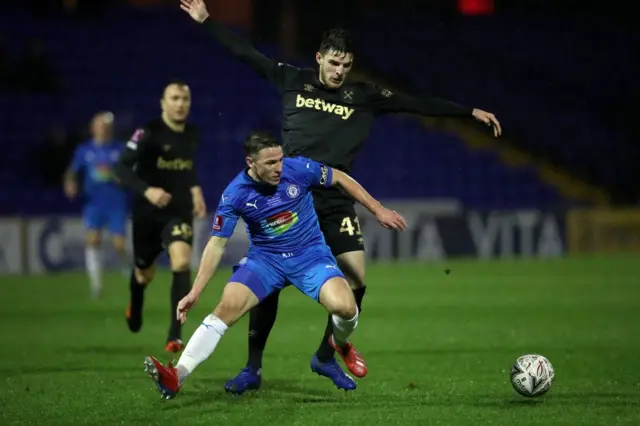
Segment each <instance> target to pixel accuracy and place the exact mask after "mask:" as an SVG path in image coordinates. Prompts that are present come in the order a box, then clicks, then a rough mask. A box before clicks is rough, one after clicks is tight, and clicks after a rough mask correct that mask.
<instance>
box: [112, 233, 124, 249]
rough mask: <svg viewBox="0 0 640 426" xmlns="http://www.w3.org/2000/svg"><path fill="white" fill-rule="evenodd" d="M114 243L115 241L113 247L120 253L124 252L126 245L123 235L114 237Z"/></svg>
mask: <svg viewBox="0 0 640 426" xmlns="http://www.w3.org/2000/svg"><path fill="white" fill-rule="evenodd" d="M112 243H113V248H114V249H115V250H116V251H117V252H118V253H123V252H124V247H125V242H124V237H121V236H116V237H113V240H112Z"/></svg>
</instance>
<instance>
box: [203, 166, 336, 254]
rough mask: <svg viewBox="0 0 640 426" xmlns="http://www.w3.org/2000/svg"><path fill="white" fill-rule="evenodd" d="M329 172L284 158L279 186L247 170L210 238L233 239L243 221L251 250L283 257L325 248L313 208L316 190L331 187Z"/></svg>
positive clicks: (227, 195)
mask: <svg viewBox="0 0 640 426" xmlns="http://www.w3.org/2000/svg"><path fill="white" fill-rule="evenodd" d="M332 178H333V175H332V171H331V168H330V167H327V166H325V165H322V164H320V163H317V162H315V161H313V160H310V159H308V158H304V157H295V158H285V159H284V160H283V164H282V175H281V177H280V183H279V184H278V185H277V186H273V185H268V184H265V183H262V182H256V181H255V180H253V179H252V178H251V177H250V176H249V175H248V174H247V170H244V171H243V172H241V173H240V174H238V175H237V176H236V177H235V179H233V180H232V181H231V183H230V184H229V185H228V186H227V188H226V189H225V190H224V192H223V194H222V197H221V199H220V204H219V205H218V209H217V210H216V213H215V216H214V218H213V226H212V232H211V235H213V236H218V237H223V238H229V237H230V236H231V234H233V230H234V228H235V227H236V224H237V223H238V219H239V218H242V220H244V222H245V224H246V229H247V235H248V236H249V241H250V243H251V245H250V248H251V249H253V250H262V251H267V252H274V253H282V252H287V251H294V250H297V249H300V248H303V247H307V246H310V245H314V244H325V240H324V236H323V235H322V232H321V231H320V225H319V224H318V217H317V215H316V212H315V210H314V208H313V196H312V195H311V192H310V188H311V187H313V186H320V187H329V186H331V180H332Z"/></svg>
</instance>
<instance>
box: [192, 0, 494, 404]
mask: <svg viewBox="0 0 640 426" xmlns="http://www.w3.org/2000/svg"><path fill="white" fill-rule="evenodd" d="M181 8H182V10H184V11H185V12H187V13H188V14H189V15H190V16H191V18H192V19H193V20H195V21H196V22H198V23H199V24H201V26H202V27H203V28H205V29H206V30H207V31H208V32H209V33H210V34H211V36H212V37H213V38H214V39H215V40H216V41H217V43H218V44H220V45H221V46H222V47H223V48H224V49H226V50H227V51H228V52H229V53H230V54H231V55H232V56H233V57H235V58H237V59H238V60H241V61H243V62H245V63H247V64H248V65H249V66H250V67H252V68H253V69H254V70H255V71H256V72H257V73H258V74H259V75H260V76H262V77H263V78H265V79H266V80H267V81H269V82H270V83H271V84H273V85H274V86H275V87H276V89H277V90H278V92H279V94H280V96H281V98H282V108H283V123H282V139H283V147H284V151H285V154H286V155H289V156H298V155H299V156H304V157H308V158H311V159H313V160H315V161H319V162H322V163H323V164H326V165H328V166H331V167H334V168H336V169H339V170H341V171H344V172H346V173H349V172H350V170H351V168H352V163H353V160H354V157H355V155H356V153H357V152H358V150H359V149H360V147H361V146H362V144H363V143H364V141H365V139H366V138H367V136H368V134H369V131H370V129H371V126H372V124H373V121H374V120H375V117H376V116H377V115H379V114H384V113H394V112H411V113H416V114H420V115H423V116H448V117H468V118H475V119H476V120H479V121H481V122H484V123H486V124H487V125H489V126H493V130H494V134H495V136H498V135H499V134H500V133H501V129H500V124H499V123H498V120H496V118H495V116H494V115H493V114H491V113H489V112H486V111H482V110H480V109H474V108H467V107H463V106H460V105H457V104H454V103H452V102H448V101H444V100H440V99H435V98H424V97H423V98H418V97H413V96H408V95H406V94H402V93H394V92H392V91H391V90H388V89H385V88H382V87H377V86H375V85H374V84H371V83H349V82H346V81H345V79H346V77H347V75H348V74H349V72H350V71H351V68H352V65H353V59H354V57H353V51H352V46H351V41H350V37H349V35H348V33H347V32H346V31H343V30H331V31H328V32H326V33H325V35H324V37H323V40H322V43H321V45H320V49H319V51H318V52H317V53H316V58H315V59H316V62H317V63H318V68H319V69H318V70H313V69H300V68H296V67H293V66H291V65H287V64H284V63H281V62H277V61H274V60H272V59H270V58H267V57H265V56H264V55H263V54H261V53H260V52H259V51H257V50H256V49H255V48H254V47H253V46H252V45H251V43H250V42H249V41H248V40H246V39H244V38H242V37H240V36H238V35H237V34H235V33H233V32H232V31H230V30H228V29H226V28H224V27H223V26H222V25H220V24H218V23H217V22H215V21H214V20H213V19H211V18H210V17H209V13H208V11H207V7H206V5H205V3H204V2H203V0H181ZM314 202H315V209H316V212H317V214H318V220H319V222H320V227H321V229H322V232H323V234H324V237H325V240H326V242H327V245H328V246H329V247H330V248H331V250H332V252H333V255H334V256H335V257H336V259H337V261H338V264H339V266H340V269H342V271H343V272H344V274H345V276H346V277H347V279H348V281H349V284H350V286H351V288H352V290H353V292H354V295H355V298H356V302H357V305H358V309H360V310H361V309H362V308H361V306H362V305H361V303H362V298H363V297H364V294H365V289H366V287H365V279H364V277H365V255H364V245H363V238H362V235H361V230H360V225H359V222H358V217H357V215H356V213H355V210H354V206H353V205H354V202H353V200H352V199H350V198H349V197H347V196H345V195H344V194H343V193H342V192H340V191H339V190H336V189H333V188H331V189H319V190H317V191H315V192H314ZM277 308H278V294H277V293H275V294H272V295H271V296H270V297H268V298H267V299H265V300H264V301H263V302H262V303H261V304H260V305H259V306H257V307H255V308H254V309H252V310H251V312H250V320H249V360H248V362H247V365H246V367H245V368H244V369H243V370H242V371H241V372H240V374H238V376H236V377H235V378H233V379H231V380H230V381H228V382H227V383H226V385H225V389H226V390H227V391H228V392H233V393H237V394H241V393H243V392H245V391H246V390H255V389H258V388H260V385H261V381H262V354H263V351H264V347H265V344H266V341H267V337H268V335H269V332H270V331H271V328H272V327H273V324H274V322H275V318H276V312H277ZM331 333H332V323H331V318H330V317H329V319H328V322H327V327H326V330H325V334H324V336H323V338H322V341H321V343H320V347H319V348H318V350H317V352H316V353H315V354H314V356H313V357H312V359H311V370H312V371H313V372H315V373H317V374H319V375H321V376H325V377H328V378H329V379H331V380H332V381H333V383H334V384H335V385H336V386H337V387H338V388H339V389H344V390H352V389H355V388H356V383H355V381H354V380H353V379H352V378H351V377H350V376H349V375H347V374H346V373H345V372H344V371H342V369H341V368H340V366H339V364H338V363H337V362H336V360H335V358H334V353H335V352H334V349H333V348H332V347H331V345H330V344H329V336H330V335H331ZM348 351H355V348H353V347H352V346H350V347H345V348H340V350H338V353H339V355H341V356H343V357H344V355H346V352H348ZM350 371H351V373H353V375H355V376H356V377H364V376H365V375H366V374H367V367H366V365H355V366H354V368H351V369H350Z"/></svg>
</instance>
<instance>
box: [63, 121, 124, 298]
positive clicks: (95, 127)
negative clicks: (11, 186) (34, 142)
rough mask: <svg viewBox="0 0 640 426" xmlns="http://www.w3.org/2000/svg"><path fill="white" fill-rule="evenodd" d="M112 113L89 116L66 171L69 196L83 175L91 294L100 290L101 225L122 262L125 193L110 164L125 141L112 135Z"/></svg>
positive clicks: (72, 193) (66, 190)
mask: <svg viewBox="0 0 640 426" xmlns="http://www.w3.org/2000/svg"><path fill="white" fill-rule="evenodd" d="M112 128H113V114H112V113H110V112H100V113H97V114H96V115H95V116H94V117H93V119H92V120H91V136H92V137H91V139H90V140H88V141H87V142H85V143H83V144H82V145H79V146H78V147H77V148H76V150H75V152H74V154H73V160H72V162H71V165H70V167H69V169H68V171H67V173H66V175H65V180H64V191H65V194H66V195H67V197H69V198H70V199H73V198H75V197H76V196H77V195H78V175H83V185H82V189H83V203H84V207H83V212H82V217H83V221H84V226H85V228H86V250H85V264H86V268H87V273H88V274H89V281H90V284H91V294H92V296H93V297H94V298H97V297H98V296H99V295H100V292H101V291H102V250H101V246H102V229H103V228H105V227H106V228H107V229H108V231H109V233H110V235H111V239H112V241H113V247H114V249H115V250H116V252H117V253H118V255H119V257H120V261H121V263H122V265H121V266H124V264H125V262H126V261H125V228H126V222H127V196H126V194H125V192H124V190H123V189H122V187H121V186H120V185H119V183H118V182H117V180H116V178H115V175H114V173H113V168H114V165H115V164H116V163H118V161H119V159H120V155H121V154H122V152H123V151H124V143H122V142H118V141H114V140H113V139H112V138H111V134H112Z"/></svg>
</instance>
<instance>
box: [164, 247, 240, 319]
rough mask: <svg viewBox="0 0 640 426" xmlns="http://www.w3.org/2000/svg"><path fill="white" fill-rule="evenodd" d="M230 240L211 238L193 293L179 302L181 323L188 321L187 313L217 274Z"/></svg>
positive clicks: (178, 309) (178, 316)
mask: <svg viewBox="0 0 640 426" xmlns="http://www.w3.org/2000/svg"><path fill="white" fill-rule="evenodd" d="M227 241H228V238H223V237H215V236H214V237H211V238H210V239H209V242H208V243H207V246H206V247H205V248H204V252H203V253H202V258H201V259H200V267H199V268H198V275H196V280H195V281H194V283H193V287H191V291H190V292H189V294H187V295H186V296H185V297H184V298H182V300H180V302H178V308H177V310H176V317H177V318H178V319H179V320H180V322H181V323H183V324H184V322H185V321H186V320H187V312H189V309H191V308H192V307H193V306H194V305H195V304H196V303H197V302H198V299H199V298H200V295H201V294H202V292H203V291H204V289H205V287H207V284H209V281H211V278H213V276H214V275H215V273H216V270H217V269H218V266H219V265H220V261H221V260H222V256H223V255H224V249H225V247H226V245H227Z"/></svg>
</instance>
